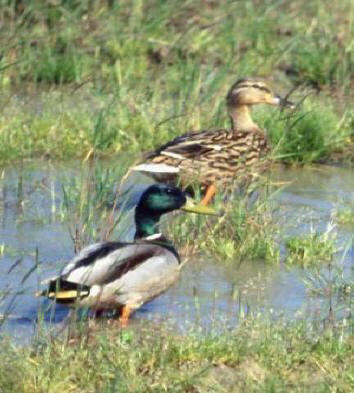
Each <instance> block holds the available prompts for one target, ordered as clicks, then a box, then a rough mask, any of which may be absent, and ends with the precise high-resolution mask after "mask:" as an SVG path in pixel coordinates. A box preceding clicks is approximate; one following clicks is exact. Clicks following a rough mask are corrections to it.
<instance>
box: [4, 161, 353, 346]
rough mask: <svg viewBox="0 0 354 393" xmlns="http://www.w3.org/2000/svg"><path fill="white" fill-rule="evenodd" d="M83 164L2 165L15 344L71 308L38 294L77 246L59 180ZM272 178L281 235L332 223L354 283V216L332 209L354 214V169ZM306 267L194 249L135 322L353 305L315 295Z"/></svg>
mask: <svg viewBox="0 0 354 393" xmlns="http://www.w3.org/2000/svg"><path fill="white" fill-rule="evenodd" d="M77 167H78V165H77V164H75V163H73V164H72V165H63V164H60V165H54V164H49V163H47V162H43V161H41V162H37V163H36V162H31V163H27V164H25V165H22V166H18V167H13V168H3V169H2V170H0V174H1V177H0V315H2V320H1V319H0V325H1V328H0V329H1V331H2V332H4V333H6V334H10V335H12V336H14V337H16V339H17V340H18V342H26V341H28V339H30V338H31V337H33V334H34V333H35V331H36V327H37V321H38V319H42V317H43V318H44V322H43V324H44V326H45V327H46V328H50V327H54V329H55V328H58V326H60V324H62V323H63V321H64V320H65V317H66V315H67V309H66V308H65V307H60V306H57V307H56V309H55V310H52V309H50V310H49V311H46V312H44V314H43V312H42V311H41V312H39V310H44V309H45V308H46V307H47V308H49V304H48V303H45V302H43V300H41V299H38V298H36V297H35V296H34V293H35V292H36V290H37V289H38V288H39V287H40V282H41V281H42V280H43V279H44V278H47V277H50V276H51V275H54V274H55V273H57V272H58V271H60V269H61V268H62V267H63V265H64V264H65V262H66V261H67V260H68V259H70V258H71V257H72V256H73V254H74V251H73V250H74V248H73V242H72V239H71V237H70V235H69V231H68V226H67V223H66V222H65V220H64V221H63V220H62V218H63V215H62V210H63V208H62V201H63V192H62V185H63V184H70V182H74V181H75V179H76V177H77V176H79V173H80V170H79V169H77ZM272 181H273V182H278V183H287V186H286V187H285V186H284V187H282V189H281V191H280V192H278V193H277V194H276V195H275V196H274V203H275V206H276V208H275V210H274V215H275V216H276V217H277V218H279V220H281V221H282V222H283V223H284V224H285V223H286V225H285V233H286V235H285V238H286V236H293V235H298V234H306V233H309V232H310V231H318V232H324V231H326V230H328V228H329V226H334V228H333V229H332V231H333V234H335V235H336V239H337V245H338V247H340V248H341V251H339V252H338V253H337V256H336V266H339V269H340V273H338V270H336V272H337V277H338V274H340V278H341V280H342V281H341V282H342V283H352V282H353V275H354V247H353V243H352V239H353V233H354V231H353V229H354V223H353V221H352V222H351V223H350V222H349V223H346V224H341V223H338V222H337V221H336V219H335V217H336V212H338V211H342V210H345V211H348V209H349V211H350V209H352V215H353V216H354V212H353V206H354V176H353V169H350V168H348V169H345V168H337V167H325V166H323V167H314V168H309V169H304V168H301V169H291V170H284V169H281V170H280V169H279V170H276V171H275V172H274V173H273V175H272ZM143 187H144V185H143V184H142V185H141V187H140V189H143ZM135 199H136V196H135ZM124 236H126V237H128V236H129V233H126V234H125V235H124ZM279 247H280V250H281V255H282V256H283V257H284V256H285V254H286V250H285V246H284V237H283V238H281V239H279ZM322 273H323V276H322V275H321V277H322V278H321V280H323V278H325V280H327V281H328V280H329V281H330V280H331V278H332V276H334V273H333V272H328V271H327V270H326V268H325V267H324V268H323V271H322V272H321V274H322ZM308 275H310V276H311V271H307V270H303V269H302V268H300V267H296V266H289V265H287V264H285V263H280V264H274V265H272V264H269V263H268V264H265V263H264V262H263V261H243V262H242V263H241V264H233V263H231V262H227V263H222V262H220V261H218V262H216V261H214V260H212V259H211V258H207V257H205V256H198V257H194V258H193V259H192V260H191V261H190V262H189V263H188V264H186V266H185V269H184V270H183V272H182V275H181V278H180V280H179V281H178V282H177V283H176V284H175V285H174V286H173V287H171V288H170V290H169V291H168V292H167V293H165V294H164V295H162V296H160V297H159V298H157V299H155V300H154V301H152V302H151V303H149V304H147V305H145V306H144V307H142V308H141V309H140V310H139V311H137V312H136V313H135V314H134V316H133V323H135V324H138V323H139V321H141V320H146V319H149V320H153V321H154V320H158V321H161V320H162V321H171V323H173V324H175V325H177V327H178V328H179V329H180V330H181V331H185V330H186V329H188V328H189V327H190V326H195V325H197V326H200V327H201V328H205V329H209V328H216V329H218V328H228V327H230V326H234V325H235V324H237V321H238V319H239V317H240V315H241V316H242V315H244V314H247V313H248V312H259V313H262V312H265V310H267V312H274V313H275V314H277V315H279V314H282V315H284V316H285V317H286V318H289V319H292V318H300V317H306V318H314V320H315V319H318V320H323V319H324V318H326V312H327V310H329V309H331V308H332V307H336V306H338V307H340V309H341V310H342V312H345V308H346V307H348V305H347V303H346V301H343V299H341V298H340V296H337V297H336V298H335V299H334V298H332V297H330V296H326V291H324V295H323V294H315V295H314V294H313V293H311V291H309V288H308V287H307V286H306V284H305V282H306V280H307V279H308ZM318 279H319V285H320V286H322V287H324V286H325V284H324V283H323V282H322V284H321V283H320V281H321V280H320V277H319V278H318ZM329 281H328V282H329ZM327 284H328V283H327ZM338 293H339V292H338ZM341 302H342V303H343V304H340V303H341ZM343 310H344V311H343Z"/></svg>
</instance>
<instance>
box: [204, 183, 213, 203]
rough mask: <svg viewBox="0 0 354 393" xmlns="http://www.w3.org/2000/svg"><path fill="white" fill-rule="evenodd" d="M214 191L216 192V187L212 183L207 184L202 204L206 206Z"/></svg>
mask: <svg viewBox="0 0 354 393" xmlns="http://www.w3.org/2000/svg"><path fill="white" fill-rule="evenodd" d="M215 193H216V187H215V186H214V184H212V185H210V186H208V188H207V191H206V193H205V195H204V198H203V200H202V202H201V203H202V205H204V206H207V205H208V204H209V202H210V201H211V200H212V199H213V197H214V195H215Z"/></svg>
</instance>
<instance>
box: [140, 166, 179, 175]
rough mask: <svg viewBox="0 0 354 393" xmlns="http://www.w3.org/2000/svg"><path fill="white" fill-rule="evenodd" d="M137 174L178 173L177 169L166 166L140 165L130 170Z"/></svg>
mask: <svg viewBox="0 0 354 393" xmlns="http://www.w3.org/2000/svg"><path fill="white" fill-rule="evenodd" d="M132 170H133V171H137V172H150V173H178V172H179V168H176V167H174V166H171V165H167V164H140V165H137V166H135V167H133V168H132Z"/></svg>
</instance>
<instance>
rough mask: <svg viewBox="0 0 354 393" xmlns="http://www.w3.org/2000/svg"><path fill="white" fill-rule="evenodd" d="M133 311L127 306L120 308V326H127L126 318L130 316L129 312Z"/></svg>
mask: <svg viewBox="0 0 354 393" xmlns="http://www.w3.org/2000/svg"><path fill="white" fill-rule="evenodd" d="M132 312H133V308H131V307H129V306H123V308H122V313H121V315H120V318H119V321H120V325H121V327H127V326H128V319H129V317H130V314H131V313H132Z"/></svg>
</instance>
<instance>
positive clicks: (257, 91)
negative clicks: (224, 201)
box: [135, 78, 292, 203]
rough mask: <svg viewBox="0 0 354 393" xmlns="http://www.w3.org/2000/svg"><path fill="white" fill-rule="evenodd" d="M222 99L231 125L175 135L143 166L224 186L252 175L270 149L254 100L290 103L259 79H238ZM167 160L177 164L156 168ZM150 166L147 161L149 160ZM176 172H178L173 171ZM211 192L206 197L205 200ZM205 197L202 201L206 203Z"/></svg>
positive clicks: (162, 175) (163, 175) (165, 177)
mask: <svg viewBox="0 0 354 393" xmlns="http://www.w3.org/2000/svg"><path fill="white" fill-rule="evenodd" d="M226 103H227V107H228V112H229V116H230V119H231V125H232V127H231V129H230V130H215V131H199V132H192V133H187V134H184V135H182V136H179V137H177V138H175V139H173V140H172V141H170V142H168V143H166V144H165V145H163V146H161V147H159V148H158V149H156V150H155V151H153V152H150V153H147V154H146V155H145V156H144V159H143V163H144V164H147V165H144V164H142V165H140V166H137V167H136V169H135V170H141V171H142V172H144V173H146V174H147V175H149V176H151V177H153V178H154V179H155V180H157V181H163V182H166V181H173V182H175V181H176V179H177V178H178V179H179V181H180V183H181V184H182V186H185V187H186V186H188V185H190V184H193V183H197V184H200V185H201V186H202V187H203V188H208V187H210V186H213V187H214V192H215V189H217V188H221V187H223V188H224V187H227V186H228V185H229V184H231V183H232V182H233V180H234V179H236V180H237V182H240V183H241V184H244V183H245V181H247V182H248V181H250V180H251V179H253V178H254V177H256V176H257V175H258V174H259V173H260V172H261V171H264V170H265V169H266V168H267V167H268V164H269V160H268V159H267V154H268V152H269V150H270V148H269V145H268V142H267V136H266V134H265V132H264V131H263V130H262V129H261V128H260V127H258V125H257V124H255V123H254V122H253V120H252V118H251V114H250V108H251V106H253V105H255V104H262V103H264V104H269V105H278V106H279V105H283V106H292V104H291V103H290V102H288V101H286V100H284V99H281V98H280V97H279V96H277V95H275V94H274V93H273V92H272V91H271V90H270V88H269V87H268V86H267V85H266V84H265V83H264V82H263V81H261V80H259V79H253V78H248V79H240V80H238V81H237V82H236V83H235V84H234V85H232V87H231V88H230V90H229V92H228V94H227V97H226ZM149 163H150V164H165V165H169V166H170V167H173V168H175V173H172V172H171V173H168V168H166V167H165V168H163V169H164V170H163V171H160V172H159V170H158V168H157V166H158V165H157V166H156V165H155V166H154V168H152V169H150V168H149V165H148V164H149ZM150 167H151V165H150ZM177 172H178V173H177ZM209 200H210V198H208V201H209ZM208 201H207V202H206V203H208Z"/></svg>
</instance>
